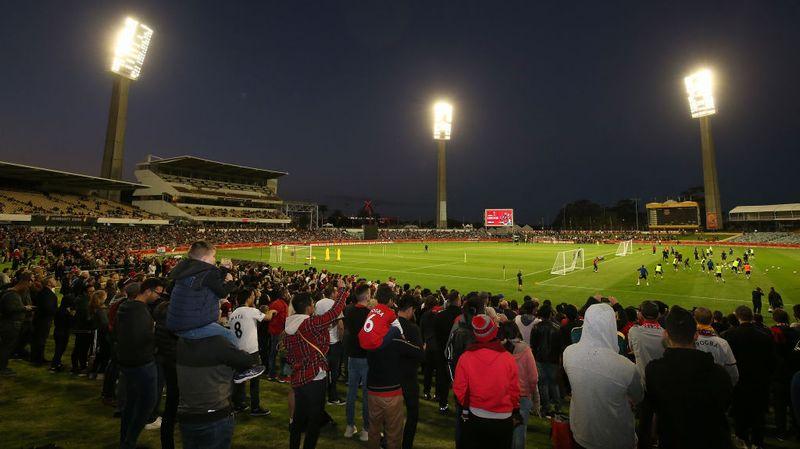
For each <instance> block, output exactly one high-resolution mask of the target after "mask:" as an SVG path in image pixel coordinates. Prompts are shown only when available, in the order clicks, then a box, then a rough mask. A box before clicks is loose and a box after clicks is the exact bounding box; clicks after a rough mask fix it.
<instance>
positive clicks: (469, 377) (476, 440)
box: [453, 314, 522, 449]
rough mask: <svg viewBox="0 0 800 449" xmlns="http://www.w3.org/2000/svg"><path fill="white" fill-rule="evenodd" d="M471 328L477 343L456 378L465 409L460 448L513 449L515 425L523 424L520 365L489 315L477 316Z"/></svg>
mask: <svg viewBox="0 0 800 449" xmlns="http://www.w3.org/2000/svg"><path fill="white" fill-rule="evenodd" d="M471 329H472V332H473V334H474V337H475V338H474V342H473V343H471V344H470V345H469V346H468V347H467V350H466V351H465V352H464V354H462V355H461V357H460V358H459V360H458V364H457V365H456V375H455V378H454V379H453V394H455V396H456V400H457V401H458V403H459V404H460V405H461V409H462V410H463V411H462V414H461V416H460V417H459V419H462V420H463V421H464V425H463V427H464V429H463V433H462V438H461V439H462V441H461V444H460V447H463V448H465V449H473V448H474V449H485V448H487V447H500V448H507V447H511V443H512V437H513V431H514V425H515V424H516V423H520V422H522V419H521V418H520V416H519V406H520V404H519V397H520V381H519V372H518V369H517V362H516V361H515V360H514V357H513V356H512V355H511V354H509V353H508V351H506V349H505V347H503V345H502V344H501V343H500V341H499V340H498V339H497V331H498V329H497V325H496V324H495V323H494V321H492V319H491V318H489V316H487V315H484V314H479V315H476V316H474V317H473V318H472V320H471ZM456 444H457V445H458V444H459V442H458V441H457V442H456Z"/></svg>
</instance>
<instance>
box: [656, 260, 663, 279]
mask: <svg viewBox="0 0 800 449" xmlns="http://www.w3.org/2000/svg"><path fill="white" fill-rule="evenodd" d="M656 276H660V277H661V279H664V266H663V265H661V262H659V263H657V264H656Z"/></svg>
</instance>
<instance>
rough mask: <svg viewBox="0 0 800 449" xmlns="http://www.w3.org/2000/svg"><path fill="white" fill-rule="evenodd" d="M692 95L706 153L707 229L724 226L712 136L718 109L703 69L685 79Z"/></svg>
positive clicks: (710, 79) (709, 75) (692, 107)
mask: <svg viewBox="0 0 800 449" xmlns="http://www.w3.org/2000/svg"><path fill="white" fill-rule="evenodd" d="M684 82H685V83H686V91H687V93H688V94H689V109H690V110H691V113H692V118H696V119H699V121H700V145H701V148H702V155H703V189H704V197H705V207H706V229H707V230H716V229H722V206H721V205H720V197H719V182H718V180H717V160H716V155H715V153H714V139H713V138H712V137H711V120H710V119H711V117H710V116H711V115H713V114H715V113H716V112H717V109H716V106H715V105H714V94H713V75H712V73H711V71H710V70H708V69H704V70H700V71H699V72H697V73H694V74H692V75H689V76H687V77H686V78H684Z"/></svg>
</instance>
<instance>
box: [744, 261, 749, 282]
mask: <svg viewBox="0 0 800 449" xmlns="http://www.w3.org/2000/svg"><path fill="white" fill-rule="evenodd" d="M744 275H745V277H746V278H747V279H750V264H749V263H747V262H745V263H744Z"/></svg>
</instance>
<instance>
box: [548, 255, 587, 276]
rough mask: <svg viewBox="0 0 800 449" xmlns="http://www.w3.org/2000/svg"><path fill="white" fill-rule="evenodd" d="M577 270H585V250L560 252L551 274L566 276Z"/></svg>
mask: <svg viewBox="0 0 800 449" xmlns="http://www.w3.org/2000/svg"><path fill="white" fill-rule="evenodd" d="M575 270H583V248H578V249H571V250H568V251H560V252H559V253H558V254H556V261H555V262H554V263H553V269H552V270H550V274H560V275H562V276H563V275H565V274H567V273H570V272H572V271H575Z"/></svg>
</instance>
